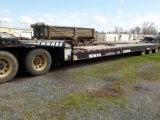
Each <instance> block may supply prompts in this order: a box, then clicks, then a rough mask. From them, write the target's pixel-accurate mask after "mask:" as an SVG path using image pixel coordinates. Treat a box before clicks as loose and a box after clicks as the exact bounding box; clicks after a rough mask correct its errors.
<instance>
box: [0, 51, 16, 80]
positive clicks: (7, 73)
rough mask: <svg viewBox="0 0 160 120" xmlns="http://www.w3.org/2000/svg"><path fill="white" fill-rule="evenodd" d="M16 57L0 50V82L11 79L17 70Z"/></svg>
mask: <svg viewBox="0 0 160 120" xmlns="http://www.w3.org/2000/svg"><path fill="white" fill-rule="evenodd" d="M18 68H19V65H18V60H17V58H16V57H15V56H14V55H13V54H11V53H9V52H7V51H0V83H4V82H7V81H10V80H12V79H13V78H14V77H15V76H16V74H17V72H18Z"/></svg>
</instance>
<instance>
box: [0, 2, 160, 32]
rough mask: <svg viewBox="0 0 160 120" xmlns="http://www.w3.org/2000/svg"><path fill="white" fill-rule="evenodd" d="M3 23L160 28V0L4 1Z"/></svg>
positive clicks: (1, 8) (0, 10) (105, 28)
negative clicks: (153, 26) (153, 25)
mask: <svg viewBox="0 0 160 120" xmlns="http://www.w3.org/2000/svg"><path fill="white" fill-rule="evenodd" d="M0 20H1V26H10V27H18V28H27V27H29V25H30V24H31V23H37V22H45V23H46V24H51V25H61V26H79V27H91V28H96V30H97V31H105V32H109V31H112V30H113V29H114V26H120V27H122V28H123V29H130V28H132V27H134V26H137V25H138V26H141V25H142V23H143V22H144V21H146V22H154V23H155V25H156V27H157V28H158V29H159V30H160V0H0Z"/></svg>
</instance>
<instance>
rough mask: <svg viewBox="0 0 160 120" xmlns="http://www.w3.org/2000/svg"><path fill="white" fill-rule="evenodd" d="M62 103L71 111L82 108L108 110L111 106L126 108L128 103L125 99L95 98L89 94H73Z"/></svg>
mask: <svg viewBox="0 0 160 120" xmlns="http://www.w3.org/2000/svg"><path fill="white" fill-rule="evenodd" d="M62 103H63V104H64V105H65V106H67V108H69V109H77V110H80V109H82V108H85V109H88V110H89V111H90V110H93V109H97V110H103V111H105V110H107V108H106V106H108V105H109V104H111V103H112V104H115V105H118V106H120V107H122V106H123V107H124V105H125V103H126V101H125V100H124V97H122V96H119V97H112V96H109V97H108V96H106V97H103V98H94V97H93V96H92V95H91V94H88V93H85V92H84V93H77V94H71V95H69V96H67V97H66V98H65V99H64V100H62Z"/></svg>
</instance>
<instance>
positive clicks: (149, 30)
mask: <svg viewBox="0 0 160 120" xmlns="http://www.w3.org/2000/svg"><path fill="white" fill-rule="evenodd" d="M142 34H157V29H156V27H155V25H154V23H153V22H144V23H143V24H142Z"/></svg>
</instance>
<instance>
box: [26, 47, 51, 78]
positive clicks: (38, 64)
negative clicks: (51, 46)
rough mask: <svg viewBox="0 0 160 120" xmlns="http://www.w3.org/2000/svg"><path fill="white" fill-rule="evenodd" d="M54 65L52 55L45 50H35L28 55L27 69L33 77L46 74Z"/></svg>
mask: <svg viewBox="0 0 160 120" xmlns="http://www.w3.org/2000/svg"><path fill="white" fill-rule="evenodd" d="M51 65H52V58H51V55H50V53H49V52H48V51H47V50H45V49H40V48H39V49H34V50H31V51H30V52H28V53H27V55H26V58H25V68H26V70H27V72H28V73H29V74H31V75H33V76H39V75H43V74H46V73H47V72H48V71H49V69H50V67H51Z"/></svg>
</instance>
